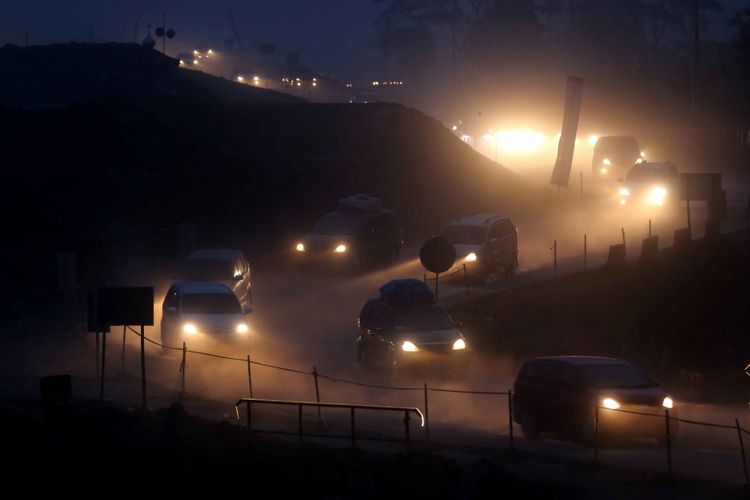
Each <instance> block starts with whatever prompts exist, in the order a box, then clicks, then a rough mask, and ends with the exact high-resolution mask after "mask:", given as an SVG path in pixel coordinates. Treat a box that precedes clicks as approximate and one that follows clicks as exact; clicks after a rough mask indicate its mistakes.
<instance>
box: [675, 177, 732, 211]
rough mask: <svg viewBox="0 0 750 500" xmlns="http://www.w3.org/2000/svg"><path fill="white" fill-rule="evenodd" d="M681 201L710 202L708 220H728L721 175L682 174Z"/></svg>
mask: <svg viewBox="0 0 750 500" xmlns="http://www.w3.org/2000/svg"><path fill="white" fill-rule="evenodd" d="M680 188H681V193H680V195H681V199H683V200H688V201H706V202H708V219H709V220H711V221H719V220H726V218H727V200H726V193H725V192H724V191H723V190H722V189H721V174H719V173H695V174H694V173H689V174H680Z"/></svg>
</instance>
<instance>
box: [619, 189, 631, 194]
mask: <svg viewBox="0 0 750 500" xmlns="http://www.w3.org/2000/svg"><path fill="white" fill-rule="evenodd" d="M620 196H630V190H629V189H628V188H620Z"/></svg>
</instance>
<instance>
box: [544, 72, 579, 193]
mask: <svg viewBox="0 0 750 500" xmlns="http://www.w3.org/2000/svg"><path fill="white" fill-rule="evenodd" d="M582 100H583V79H582V78H578V77H576V76H568V79H567V83H566V84H565V111H564V114H563V123H562V131H561V132H560V140H559V141H558V143H557V159H556V160H555V167H554V168H553V169H552V177H551V178H550V181H549V182H550V184H552V185H555V186H557V188H558V193H559V189H560V188H561V187H568V181H569V180H570V168H571V166H572V164H573V152H574V150H575V146H576V133H577V132H578V118H579V116H580V114H581V101H582ZM581 192H582V193H583V190H581Z"/></svg>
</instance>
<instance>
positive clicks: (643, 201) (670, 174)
mask: <svg viewBox="0 0 750 500" xmlns="http://www.w3.org/2000/svg"><path fill="white" fill-rule="evenodd" d="M619 181H620V187H619V188H618V191H617V194H618V197H619V200H620V201H619V203H620V205H650V206H665V205H666V206H672V207H676V208H679V206H680V202H681V192H680V190H681V189H682V187H681V184H680V173H679V172H678V171H677V167H676V166H674V165H673V164H672V163H671V162H659V163H655V162H645V161H644V162H641V163H638V164H637V165H634V166H633V167H632V168H631V169H630V170H629V171H628V174H627V175H626V176H625V178H621V179H619Z"/></svg>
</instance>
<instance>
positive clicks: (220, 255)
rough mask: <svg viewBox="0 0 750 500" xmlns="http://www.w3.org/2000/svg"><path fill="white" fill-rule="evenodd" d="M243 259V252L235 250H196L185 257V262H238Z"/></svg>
mask: <svg viewBox="0 0 750 500" xmlns="http://www.w3.org/2000/svg"><path fill="white" fill-rule="evenodd" d="M240 257H242V251H241V250H235V249H233V248H201V249H199V250H194V251H192V252H190V254H189V255H188V256H187V257H185V260H202V259H206V260H232V261H234V260H236V259H238V258H240Z"/></svg>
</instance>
